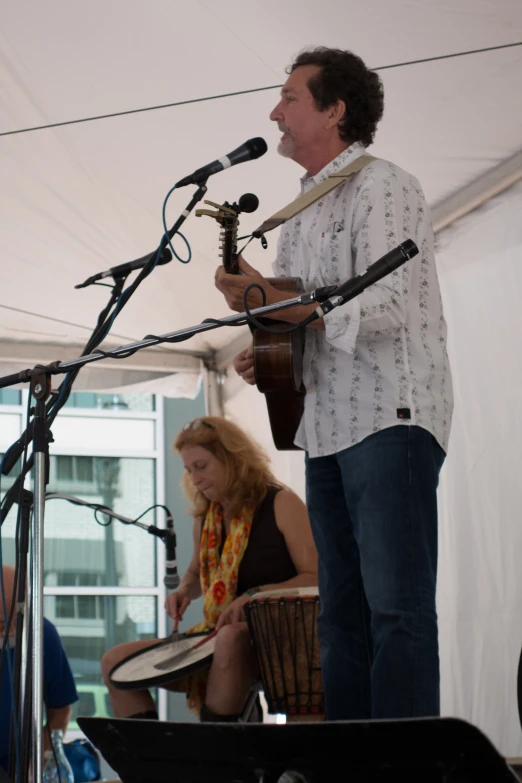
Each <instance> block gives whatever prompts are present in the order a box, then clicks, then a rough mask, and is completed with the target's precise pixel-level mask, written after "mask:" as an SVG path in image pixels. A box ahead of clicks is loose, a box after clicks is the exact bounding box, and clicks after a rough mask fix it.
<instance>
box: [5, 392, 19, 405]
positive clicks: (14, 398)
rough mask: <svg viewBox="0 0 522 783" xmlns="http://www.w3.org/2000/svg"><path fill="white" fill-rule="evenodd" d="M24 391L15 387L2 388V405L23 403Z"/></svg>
mask: <svg viewBox="0 0 522 783" xmlns="http://www.w3.org/2000/svg"><path fill="white" fill-rule="evenodd" d="M21 404H22V392H20V391H16V390H15V389H0V405H21Z"/></svg>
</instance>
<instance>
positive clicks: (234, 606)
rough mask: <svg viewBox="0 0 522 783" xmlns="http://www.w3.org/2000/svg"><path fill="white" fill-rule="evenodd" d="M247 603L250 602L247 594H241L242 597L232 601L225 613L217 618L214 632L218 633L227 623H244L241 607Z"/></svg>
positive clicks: (244, 618)
mask: <svg viewBox="0 0 522 783" xmlns="http://www.w3.org/2000/svg"><path fill="white" fill-rule="evenodd" d="M248 601H250V596H249V595H248V594H247V593H243V595H242V596H240V597H239V598H236V599H235V600H234V601H232V603H231V604H230V606H227V608H226V609H225V611H224V612H222V614H221V615H220V616H219V620H218V622H217V625H216V631H219V629H220V628H222V627H223V626H224V625H228V624H229V623H244V622H245V621H246V617H245V612H244V610H243V607H244V605H245V604H246V603H248Z"/></svg>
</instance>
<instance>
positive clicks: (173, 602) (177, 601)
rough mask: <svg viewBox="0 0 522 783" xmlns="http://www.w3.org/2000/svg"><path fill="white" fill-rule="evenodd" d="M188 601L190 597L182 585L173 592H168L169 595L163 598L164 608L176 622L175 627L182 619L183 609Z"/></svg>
mask: <svg viewBox="0 0 522 783" xmlns="http://www.w3.org/2000/svg"><path fill="white" fill-rule="evenodd" d="M190 602H191V598H190V597H189V595H188V591H187V590H186V589H184V588H183V587H180V589H179V590H176V592H175V593H170V595H168V596H167V598H166V600H165V609H166V610H167V614H168V615H170V617H172V619H173V620H174V622H175V623H176V628H177V624H178V622H179V621H180V620H182V619H183V615H184V614H185V610H186V609H187V606H188V605H189V604H190Z"/></svg>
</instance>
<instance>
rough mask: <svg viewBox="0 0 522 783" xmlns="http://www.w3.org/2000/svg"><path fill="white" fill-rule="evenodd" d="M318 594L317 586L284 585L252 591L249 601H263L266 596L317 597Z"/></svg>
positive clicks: (289, 597)
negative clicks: (257, 591) (258, 591)
mask: <svg viewBox="0 0 522 783" xmlns="http://www.w3.org/2000/svg"><path fill="white" fill-rule="evenodd" d="M318 595H319V588H318V587H286V588H284V589H283V590H277V589H275V590H263V591H262V592H260V593H254V595H253V596H252V598H251V602H252V603H253V602H255V601H264V600H265V599H266V598H271V599H276V598H285V599H290V600H291V599H292V598H317V596H318Z"/></svg>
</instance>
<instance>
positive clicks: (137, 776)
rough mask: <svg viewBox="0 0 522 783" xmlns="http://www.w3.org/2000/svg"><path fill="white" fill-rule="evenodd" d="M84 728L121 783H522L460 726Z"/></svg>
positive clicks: (101, 723) (430, 722) (435, 721)
mask: <svg viewBox="0 0 522 783" xmlns="http://www.w3.org/2000/svg"><path fill="white" fill-rule="evenodd" d="M78 724H79V725H80V728H81V729H82V731H84V732H85V734H86V735H87V737H88V738H89V739H90V740H91V742H92V743H93V744H94V745H95V746H96V747H97V748H98V749H99V750H100V752H101V753H102V755H103V756H104V758H105V759H106V760H107V762H108V763H109V764H110V766H111V767H112V768H113V769H115V770H116V771H117V773H118V774H119V776H120V778H121V780H122V781H123V783H167V781H168V782H169V783H170V782H171V781H172V782H173V781H175V782H176V783H277V781H279V780H280V778H281V776H282V775H283V774H284V773H286V776H285V778H283V780H285V781H288V782H289V783H290V781H302V782H303V783H334V781H335V782H338V783H341V782H342V781H347V782H348V781H349V783H359V782H361V783H362V781H364V783H369V781H379V782H380V783H385V782H386V783H388V782H389V783H391V782H392V781H393V783H395V781H400V783H467V782H468V781H470V783H471V781H473V783H477V781H484V783H486V781H487V783H502V782H503V781H506V783H508V781H509V782H510V783H514V781H516V780H517V778H516V776H515V775H514V773H513V772H512V771H511V770H510V768H509V767H508V765H507V763H506V761H505V759H504V758H502V756H500V754H499V753H498V752H497V751H496V750H495V748H494V747H493V745H492V744H491V742H490V741H489V740H488V739H487V738H486V737H485V736H484V735H483V734H482V733H481V732H480V731H479V730H478V729H476V728H475V727H473V726H471V725H470V724H469V723H466V722H465V721H462V720H458V719H456V718H443V719H440V718H421V719H415V720H395V721H370V722H365V723H363V722H332V723H325V722H321V723H302V724H287V725H286V726H277V725H273V724H266V725H262V724H258V725H256V724H248V723H237V724H231V723H203V724H198V723H167V722H159V721H149V720H127V719H122V718H109V719H107V718H78ZM292 773H293V774H292ZM296 773H299V774H296Z"/></svg>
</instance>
